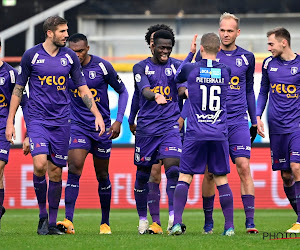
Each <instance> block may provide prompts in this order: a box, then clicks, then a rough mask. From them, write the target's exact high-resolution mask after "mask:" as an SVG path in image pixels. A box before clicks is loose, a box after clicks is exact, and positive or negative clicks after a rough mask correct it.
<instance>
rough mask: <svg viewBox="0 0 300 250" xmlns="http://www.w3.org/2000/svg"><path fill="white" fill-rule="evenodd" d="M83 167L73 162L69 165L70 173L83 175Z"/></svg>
mask: <svg viewBox="0 0 300 250" xmlns="http://www.w3.org/2000/svg"><path fill="white" fill-rule="evenodd" d="M82 169H83V165H81V164H74V163H73V162H69V163H68V172H69V173H72V174H76V175H81V174H82Z"/></svg>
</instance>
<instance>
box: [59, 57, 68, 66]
mask: <svg viewBox="0 0 300 250" xmlns="http://www.w3.org/2000/svg"><path fill="white" fill-rule="evenodd" d="M60 63H61V65H62V66H67V65H68V60H67V58H60Z"/></svg>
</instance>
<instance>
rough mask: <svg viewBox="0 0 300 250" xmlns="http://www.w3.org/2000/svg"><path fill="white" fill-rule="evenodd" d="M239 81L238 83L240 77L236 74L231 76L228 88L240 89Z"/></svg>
mask: <svg viewBox="0 0 300 250" xmlns="http://www.w3.org/2000/svg"><path fill="white" fill-rule="evenodd" d="M239 83H240V78H239V77H238V76H233V77H231V80H230V83H229V84H230V88H231V89H237V90H240V89H241V86H240V85H239Z"/></svg>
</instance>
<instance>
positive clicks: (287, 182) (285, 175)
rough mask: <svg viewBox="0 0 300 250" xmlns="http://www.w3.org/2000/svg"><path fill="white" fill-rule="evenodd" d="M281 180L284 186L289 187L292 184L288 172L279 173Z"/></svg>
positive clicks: (290, 174) (291, 177)
mask: <svg viewBox="0 0 300 250" xmlns="http://www.w3.org/2000/svg"><path fill="white" fill-rule="evenodd" d="M281 178H282V181H283V183H284V185H286V186H290V185H291V184H292V183H293V175H292V173H291V172H290V171H281Z"/></svg>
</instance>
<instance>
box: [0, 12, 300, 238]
mask: <svg viewBox="0 0 300 250" xmlns="http://www.w3.org/2000/svg"><path fill="white" fill-rule="evenodd" d="M239 22H240V21H239V18H238V17H236V16H235V15H233V14H230V13H224V14H222V15H221V16H220V21H219V30H218V35H217V34H216V33H206V34H203V35H202V36H201V37H199V38H198V35H194V37H193V39H192V43H191V46H190V48H187V52H189V53H188V54H187V57H186V58H185V59H184V61H181V60H178V59H175V58H172V57H171V56H170V55H171V53H172V49H173V47H174V45H175V42H176V41H175V36H174V32H173V30H172V28H171V27H169V26H168V25H165V24H156V25H153V26H150V27H149V28H148V30H147V31H146V35H145V40H146V43H147V44H148V46H149V49H150V51H149V52H151V54H152V56H151V57H148V58H146V59H145V60H142V61H140V62H139V63H137V64H135V65H134V67H133V78H134V94H133V97H132V102H131V107H130V116H129V118H128V123H129V124H125V126H129V127H130V131H131V132H132V134H133V135H135V152H134V155H133V156H132V157H133V159H134V164H135V165H136V179H135V184H134V197H135V202H136V209H137V213H138V216H139V222H138V233H139V234H163V232H164V231H165V230H166V232H167V234H168V235H181V234H184V233H186V232H187V233H188V230H187V228H188V225H185V224H184V221H183V219H182V216H183V213H184V208H185V206H186V203H187V198H188V193H189V187H190V185H191V183H192V180H193V176H194V175H195V174H203V175H204V176H203V182H202V198H203V212H204V225H203V233H204V234H213V233H214V223H215V222H214V220H213V210H214V200H215V190H216V189H215V187H216V188H217V190H218V195H219V202H220V205H221V208H222V212H223V215H224V219H225V224H224V231H223V233H222V235H224V236H233V235H234V234H235V227H234V220H233V218H234V206H233V195H232V191H231V188H230V182H228V179H227V174H229V173H230V170H231V171H237V173H238V175H239V177H240V193H241V200H242V203H243V207H244V211H245V232H246V233H249V234H257V233H258V232H259V231H258V230H263V229H257V228H256V225H255V220H254V214H255V193H254V184H253V179H252V176H251V171H250V155H251V144H252V143H253V141H254V139H255V137H256V136H257V134H259V136H262V137H265V125H264V123H263V122H262V120H261V116H262V114H263V112H264V111H265V108H266V104H267V101H268V110H267V111H266V112H267V114H268V116H267V120H268V127H269V137H270V149H271V158H272V169H273V171H281V177H282V181H283V188H284V192H285V194H286V197H287V198H288V200H289V202H290V205H291V206H292V208H293V209H294V211H295V213H296V215H297V221H296V222H295V223H294V224H293V225H292V227H291V228H289V227H290V225H289V224H287V225H286V227H287V232H288V233H300V144H299V143H298V142H299V140H300V103H299V98H298V97H299V94H300V71H298V69H300V57H299V56H298V55H297V54H295V53H294V52H293V51H292V49H291V37H290V33H289V31H288V30H287V29H285V28H283V27H277V28H274V29H272V30H270V31H268V32H267V34H266V36H267V39H266V40H267V45H268V51H269V52H271V54H272V55H271V56H270V57H268V58H266V59H265V60H264V62H263V64H262V79H261V86H260V93H259V96H258V100H257V103H256V100H255V95H254V90H253V85H254V70H255V57H254V54H253V53H252V52H250V51H247V50H245V49H243V48H241V47H239V46H238V45H236V39H237V37H238V36H239V34H240V29H239ZM43 30H44V33H45V41H44V42H43V43H41V44H38V45H36V46H34V47H33V48H31V49H29V50H27V51H26V52H25V53H24V55H23V57H22V60H21V64H20V67H19V71H18V72H17V71H16V70H15V69H14V68H13V67H11V66H10V65H8V64H7V63H5V62H3V61H0V77H1V78H0V79H1V84H0V92H1V96H2V98H4V99H3V100H4V102H5V103H6V105H2V106H1V107H0V112H1V116H0V118H1V131H2V132H1V137H0V138H1V140H0V147H1V151H0V222H1V218H2V216H3V215H4V214H5V208H4V206H3V201H4V180H3V179H4V178H3V174H4V168H5V165H6V164H7V162H8V154H9V149H10V144H13V141H14V139H15V137H16V131H15V128H14V118H15V115H16V112H17V109H18V106H19V105H21V106H22V111H23V116H24V120H25V122H26V128H27V134H26V136H27V137H26V138H25V140H24V142H23V151H24V154H28V153H29V152H30V153H31V155H32V158H33V167H34V171H33V185H34V190H35V194H36V199H37V201H38V206H39V221H38V228H37V233H38V234H39V235H62V234H75V227H74V225H73V218H74V210H75V204H76V200H77V197H78V194H79V186H80V177H81V175H82V171H83V167H84V163H85V159H86V157H87V155H88V154H89V153H91V154H92V155H93V162H94V168H95V175H96V178H97V181H98V194H99V200H100V204H101V212H102V217H101V224H100V234H112V230H111V226H110V220H109V219H110V206H111V197H112V189H113V188H114V187H113V186H112V185H111V182H110V177H109V160H110V153H111V148H112V140H113V139H115V138H117V137H118V136H119V135H120V133H121V125H122V122H123V116H124V113H125V109H126V106H127V102H128V97H129V95H128V92H127V89H126V83H125V84H124V83H123V81H122V80H121V78H120V77H119V76H118V74H117V72H116V71H115V70H114V68H113V66H112V65H111V64H110V63H109V62H108V61H106V60H104V59H102V58H100V57H98V56H96V55H91V54H89V48H90V47H89V43H88V40H87V37H86V36H85V35H84V34H80V33H76V34H73V35H71V36H69V34H68V23H67V21H66V20H65V19H64V18H61V17H59V16H51V17H48V18H47V19H46V20H45V22H44V24H43ZM66 45H67V46H66ZM0 49H1V43H0ZM188 50H190V51H188ZM27 83H28V87H29V93H26V91H25V86H26V85H27ZM109 86H111V87H112V88H113V89H114V91H115V92H117V93H118V95H119V99H118V112H117V118H116V120H115V121H114V122H113V123H112V121H111V118H110V109H109V98H108V87H109ZM28 96H29V97H28ZM249 119H250V122H251V126H250V129H249V121H248V120H249ZM185 123H186V124H185ZM229 158H230V159H229ZM230 160H231V161H232V162H233V163H234V165H235V166H236V170H235V169H230V164H229V161H230ZM162 166H164V170H165V175H166V179H167V183H166V194H167V196H168V206H169V220H168V226H167V228H165V229H163V228H162V226H161V221H160V188H159V186H160V182H161V167H162ZM64 167H67V168H68V179H67V185H66V188H65V218H64V220H62V221H57V214H58V208H59V203H60V199H61V194H62V169H63V168H64ZM124 167H126V166H124ZM46 173H47V174H48V178H49V181H47V180H46V177H45V175H46ZM47 199H48V210H47ZM148 209H149V213H150V215H151V217H152V224H150V223H149V221H148V218H147V213H148ZM7 216H9V215H7ZM292 222H293V218H291V221H290V223H292ZM78 227H80V225H78ZM112 229H113V225H112Z"/></svg>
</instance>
